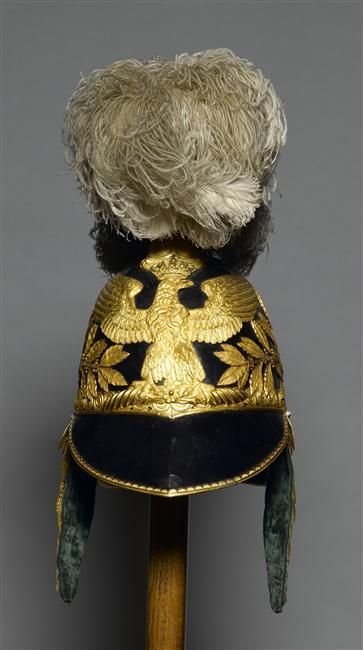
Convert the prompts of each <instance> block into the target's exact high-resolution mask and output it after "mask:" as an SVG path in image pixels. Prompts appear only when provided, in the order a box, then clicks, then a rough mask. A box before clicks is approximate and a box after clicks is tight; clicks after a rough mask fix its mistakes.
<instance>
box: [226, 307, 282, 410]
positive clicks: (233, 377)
mask: <svg viewBox="0 0 363 650" xmlns="http://www.w3.org/2000/svg"><path fill="white" fill-rule="evenodd" d="M251 327H252V330H253V332H254V334H255V336H256V339H257V341H258V343H256V341H254V340H253V339H251V338H249V337H247V336H241V337H240V339H239V340H237V341H236V345H237V346H238V347H239V348H240V349H241V350H242V351H241V352H240V351H239V350H238V349H237V348H236V347H235V345H230V344H222V345H221V347H222V350H221V351H217V352H214V354H215V355H216V356H217V357H218V358H219V359H220V360H221V361H223V363H225V364H227V365H228V366H229V368H227V370H225V371H224V373H223V374H222V376H221V377H220V379H219V382H218V384H217V385H218V386H226V385H233V384H237V386H238V387H239V388H240V389H241V390H242V391H244V394H245V395H246V400H248V402H249V403H250V404H256V405H257V404H259V405H266V406H283V405H284V402H285V396H284V388H283V382H282V379H283V371H282V365H281V361H280V356H279V352H278V348H277V345H276V342H275V340H274V336H273V332H272V327H271V323H270V321H269V319H268V317H267V315H266V313H264V312H263V311H262V309H261V310H259V311H258V312H257V314H256V318H255V319H253V320H252V321H251ZM274 375H276V379H275V376H274Z"/></svg>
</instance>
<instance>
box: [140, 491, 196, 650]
mask: <svg viewBox="0 0 363 650" xmlns="http://www.w3.org/2000/svg"><path fill="white" fill-rule="evenodd" d="M188 499H189V497H187V496H182V497H158V496H152V497H151V507H150V549H149V569H148V602H147V650H184V638H185V603H186V580H187V547H188V510H189V501H188Z"/></svg>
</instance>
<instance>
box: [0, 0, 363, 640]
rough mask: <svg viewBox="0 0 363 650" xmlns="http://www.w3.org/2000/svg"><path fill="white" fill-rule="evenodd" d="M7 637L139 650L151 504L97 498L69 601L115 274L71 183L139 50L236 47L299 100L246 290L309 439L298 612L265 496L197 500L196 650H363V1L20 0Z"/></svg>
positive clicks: (8, 296)
mask: <svg viewBox="0 0 363 650" xmlns="http://www.w3.org/2000/svg"><path fill="white" fill-rule="evenodd" d="M4 9H5V11H4V29H3V36H4V38H5V57H4V62H5V65H4V75H3V79H4V85H5V93H6V95H5V101H4V104H3V107H4V115H5V117H4V122H3V126H4V138H5V139H4V147H3V155H4V161H5V176H4V182H3V189H4V190H5V191H4V202H3V216H4V270H5V275H4V279H5V282H4V295H5V308H6V310H5V315H3V324H4V337H3V340H4V343H5V354H4V360H5V374H4V380H3V387H2V388H3V396H4V405H5V411H4V415H3V425H4V426H3V430H4V431H5V433H6V435H5V436H4V441H3V448H4V449H3V451H4V456H3V457H4V462H3V471H2V478H3V484H4V488H3V496H2V505H3V527H2V528H3V551H4V557H3V565H4V568H3V587H4V594H3V616H2V622H3V644H2V648H4V649H6V650H15V649H16V650H20V649H21V650H56V649H57V650H60V649H62V650H86V649H87V650H101V649H102V650H104V649H106V650H121V649H124V650H133V649H135V650H141V648H142V647H143V638H144V615H145V611H144V610H145V578H146V573H145V572H146V559H147V548H146V546H147V523H148V522H147V515H148V497H146V496H142V495H138V494H133V493H129V492H126V491H120V492H119V491H112V490H102V489H100V490H99V491H98V497H97V507H96V515H95V519H94V524H93V529H92V532H91V537H90V540H89V544H88V548H87V553H86V557H85V561H84V565H83V571H82V576H81V584H80V590H79V593H78V596H77V597H76V599H75V601H74V603H73V604H72V605H71V606H67V605H65V604H63V603H62V602H61V600H60V598H59V596H58V595H57V594H56V592H55V568H54V562H55V544H56V518H55V499H56V494H57V490H58V476H59V463H60V452H58V451H57V444H58V440H59V437H60V434H61V432H62V431H63V428H64V426H65V424H66V422H67V420H68V418H69V414H70V412H71V410H72V407H73V400H74V396H75V390H76V381H77V369H78V362H79V356H80V352H81V347H82V343H83V337H84V334H85V329H86V325H87V321H88V317H89V314H90V310H91V308H92V306H93V303H94V300H95V297H96V295H97V292H98V290H99V289H100V288H101V286H102V285H103V283H104V281H105V277H104V275H103V274H102V272H101V271H100V270H98V269H97V265H96V262H95V259H94V254H93V250H92V243H91V241H90V240H89V238H88V230H89V228H90V226H91V217H90V215H87V211H86V207H85V203H84V201H83V199H82V198H81V197H80V196H79V195H78V192H77V189H76V183H75V181H74V180H73V177H72V175H71V174H70V173H69V172H68V171H66V169H67V168H66V164H65V162H64V159H63V151H62V146H61V140H60V122H61V117H62V114H63V110H64V108H65V105H66V102H67V100H68V97H69V95H70V94H71V92H72V90H73V88H74V86H75V85H76V83H77V81H78V80H79V78H80V72H83V73H84V74H87V73H89V72H90V71H91V70H93V69H94V68H97V67H103V66H105V65H107V64H108V63H111V62H112V61H114V60H116V59H118V58H124V57H136V58H144V57H145V58H147V57H149V56H153V55H156V54H163V55H166V56H174V55H175V53H180V52H195V51H199V50H202V49H205V48H213V47H229V48H231V49H232V50H234V51H235V52H236V54H238V55H240V56H244V57H246V58H248V59H250V60H252V61H253V62H254V63H256V64H257V65H258V66H260V67H261V68H262V69H263V70H264V72H265V74H266V75H267V76H269V77H270V78H271V79H272V80H273V83H274V85H275V87H276V89H277V91H278V92H279V94H280V95H281V97H282V98H283V99H284V101H285V104H286V111H287V117H288V144H287V146H286V147H285V149H284V151H283V154H282V158H281V160H280V165H279V175H278V179H279V188H280V191H281V192H282V194H283V197H282V198H280V197H279V195H278V194H277V193H276V194H275V195H274V203H273V213H274V218H275V234H274V235H273V236H272V238H271V244H270V252H269V254H268V256H263V258H262V259H261V260H260V261H259V263H258V265H257V266H256V268H255V270H254V271H253V273H252V275H251V279H252V282H254V284H255V286H256V287H257V288H258V290H259V291H260V292H261V293H262V295H263V297H264V298H265V302H266V304H267V307H268V309H269V311H270V316H271V319H272V322H273V325H274V328H275V331H276V332H277V338H278V343H279V346H280V350H281V353H282V358H283V362H284V368H285V375H286V383H287V398H288V405H289V407H290V409H291V410H292V412H293V417H294V424H295V430H296V438H297V450H296V454H295V467H296V481H297V494H298V504H297V522H296V527H295V533H294V544H293V551H292V557H291V565H290V578H289V590H288V604H287V606H286V607H285V610H284V613H283V614H280V615H276V614H273V613H272V612H271V611H270V609H269V602H268V593H267V583H266V577H265V566H264V555H263V545H262V510H263V498H264V491H263V488H258V487H247V486H238V487H234V488H230V489H227V490H221V491H219V492H215V493H209V494H204V495H198V496H195V497H193V498H192V503H191V527H190V567H189V568H190V572H189V596H188V626H187V640H188V650H242V649H245V648H260V649H262V648H270V649H272V648H281V649H288V648H289V649H293V648H300V649H303V648H304V649H305V648H306V649H313V648H325V649H328V648H331V649H335V648H340V649H343V648H344V649H353V648H354V649H357V648H360V647H361V645H360V643H361V641H360V633H361V630H360V614H361V602H360V598H361V583H360V565H361V540H360V531H361V526H360V519H361V510H360V501H361V488H360V486H361V474H360V459H361V456H360V383H359V370H360V356H359V352H360V302H359V297H360V291H359V289H360V277H361V274H360V255H359V253H360V214H361V206H360V174H361V155H360V140H361V130H360V112H361V104H360V99H361V96H360V77H361V63H360V31H361V21H360V9H361V6H360V3H353V2H341V3H333V2H321V3H318V2H306V3H300V2H290V3H287V2H255V3H244V2H234V3H232V2H217V3H213V2H194V3H188V2H178V3H177V2H169V3H154V2H147V3H146V2H134V3H133V4H131V3H123V2H119V3H109V2H104V3H101V2H63V3H61V2H12V3H5V5H4Z"/></svg>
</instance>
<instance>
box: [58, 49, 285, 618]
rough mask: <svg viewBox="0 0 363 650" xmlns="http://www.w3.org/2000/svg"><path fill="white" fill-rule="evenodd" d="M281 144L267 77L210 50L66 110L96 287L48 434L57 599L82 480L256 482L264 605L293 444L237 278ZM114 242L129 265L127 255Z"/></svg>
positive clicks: (274, 600) (139, 64) (263, 235)
mask: <svg viewBox="0 0 363 650" xmlns="http://www.w3.org/2000/svg"><path fill="white" fill-rule="evenodd" d="M285 140H286V120H285V114H284V109H283V103H282V101H281V100H280V99H279V97H278V96H277V94H276V92H275V90H274V88H273V86H272V84H271V82H270V80H269V79H266V77H264V75H263V73H262V72H261V70H259V69H258V68H256V67H255V66H254V65H253V64H252V63H251V62H249V61H248V60H247V59H241V58H239V57H238V56H236V55H235V54H234V53H233V52H232V51H231V50H228V49H225V48H220V49H216V50H205V51H204V52H197V53H195V54H191V55H188V54H186V53H184V54H181V55H177V56H176V57H175V60H170V59H167V58H163V57H155V58H153V59H150V60H142V61H138V60H135V59H125V60H120V61H115V62H114V63H112V64H111V65H109V66H107V67H106V68H104V69H97V70H94V71H93V72H92V73H91V74H90V75H88V76H87V77H82V79H81V81H80V82H79V84H78V86H77V88H76V89H75V91H74V93H73V94H72V96H71V98H70V100H69V102H68V105H67V109H66V113H65V116H64V120H63V141H64V145H65V152H66V159H67V162H68V163H69V165H70V166H71V167H72V169H73V171H74V173H75V176H76V178H77V180H78V182H79V187H80V189H81V190H82V192H83V193H84V195H85V197H86V199H87V205H88V208H89V209H90V211H91V212H92V213H93V214H94V216H95V226H94V229H93V231H92V232H93V233H94V232H96V236H95V238H96V254H97V257H98V259H99V260H100V261H101V265H102V266H103V268H104V269H105V270H106V271H107V272H109V273H110V275H111V279H110V280H109V281H108V282H107V283H106V285H105V286H104V288H103V289H102V291H101V292H100V294H99V296H98V298H97V300H96V303H95V306H94V309H93V311H92V314H91V317H90V320H89V324H88V328H87V332H86V336H85V342H84V347H83V351H82V356H81V361H80V366H79V384H78V392H77V395H76V399H75V404H74V410H73V414H72V417H71V421H70V423H69V425H68V426H67V427H66V430H65V432H64V435H63V437H62V440H61V447H62V450H63V462H62V473H61V482H60V489H59V495H58V500H57V515H58V528H59V534H58V542H57V588H58V590H59V592H60V595H61V597H62V598H63V600H65V601H68V602H69V601H71V600H72V598H73V597H74V595H75V593H76V590H77V585H78V580H79V573H80V565H81V560H82V556H83V552H84V548H85V543H86V540H87V537H88V534H89V530H90V525H91V521H92V516H93V509H94V500H95V489H96V486H97V483H101V484H102V485H108V486H113V487H115V488H126V489H129V490H133V491H135V492H142V493H146V494H150V495H153V496H157V497H166V498H170V497H172V498H179V497H181V496H186V495H194V494H198V493H201V492H206V491H209V490H217V489H221V488H225V487H228V486H232V485H236V484H238V483H256V484H260V485H263V486H265V487H266V490H265V495H266V496H265V511H264V519H263V530H264V543H265V551H266V563H267V575H268V584H269V591H270V601H271V607H272V609H273V610H274V611H276V612H280V611H281V610H282V607H283V605H284V603H285V601H286V588H287V565H288V560H289V553H290V541H291V533H292V523H293V520H294V515H295V489H294V476H293V467H292V462H291V453H292V450H293V434H292V428H291V424H290V419H289V412H288V411H287V410H286V403H285V392H284V382H283V370H282V364H281V360H280V356H279V351H278V348H277V344H276V341H275V337H274V333H273V330H272V326H271V323H270V320H269V317H268V314H267V311H266V308H265V306H264V304H263V302H262V299H261V297H260V296H259V294H258V293H257V291H256V290H255V289H254V287H253V286H252V284H251V283H250V282H249V281H248V280H247V279H246V277H245V275H246V274H247V273H248V271H249V270H250V269H251V268H252V266H253V263H254V261H255V259H256V258H257V255H258V254H259V253H260V252H261V251H262V250H263V248H264V246H265V243H266V240H267V236H268V234H269V232H270V226H269V223H270V222H269V218H270V213H269V207H270V199H271V191H272V190H273V189H275V187H276V184H275V167H276V163H277V160H278V156H279V152H280V149H281V147H282V146H283V145H284V144H285ZM110 238H111V239H110ZM112 238H115V239H112ZM132 238H134V242H135V241H138V242H139V243H140V242H142V245H143V249H142V250H143V252H142V254H141V255H135V256H134V255H129V254H128V252H127V250H126V249H127V247H128V246H131V240H132ZM111 240H112V241H111ZM116 240H117V241H116ZM110 242H111V244H112V245H111V244H110ZM120 242H123V243H122V253H123V254H125V257H124V259H122V255H119V251H120ZM144 244H145V246H144ZM111 249H112V250H111ZM132 249H133V247H132ZM128 250H129V251H130V250H131V249H130V248H129V249H128ZM133 250H134V249H133ZM139 250H140V249H139ZM229 255H230V259H229ZM126 258H127V260H126ZM242 258H243V260H244V261H243V262H242ZM154 502H155V501H154ZM162 503H165V502H162Z"/></svg>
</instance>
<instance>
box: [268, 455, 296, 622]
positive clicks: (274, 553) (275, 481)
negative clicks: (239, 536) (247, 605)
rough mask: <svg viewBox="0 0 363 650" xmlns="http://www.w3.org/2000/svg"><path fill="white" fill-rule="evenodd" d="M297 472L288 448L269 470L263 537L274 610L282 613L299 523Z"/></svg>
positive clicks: (271, 601)
mask: <svg viewBox="0 0 363 650" xmlns="http://www.w3.org/2000/svg"><path fill="white" fill-rule="evenodd" d="M295 503H296V496H295V485H294V470H293V464H292V460H291V451H290V447H289V446H286V447H285V449H284V451H283V452H282V453H281V454H280V456H279V457H278V458H277V459H276V460H275V461H274V462H273V463H272V465H271V466H270V468H269V471H268V475H267V482H266V493H265V511H264V517H263V535H264V545H265V556H266V567H267V579H268V587H269V593H270V603H271V608H272V609H273V611H274V612H276V613H278V612H281V611H282V608H283V606H284V605H285V603H286V601H287V569H288V564H289V559H290V547H291V535H292V527H293V523H294V520H295Z"/></svg>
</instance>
